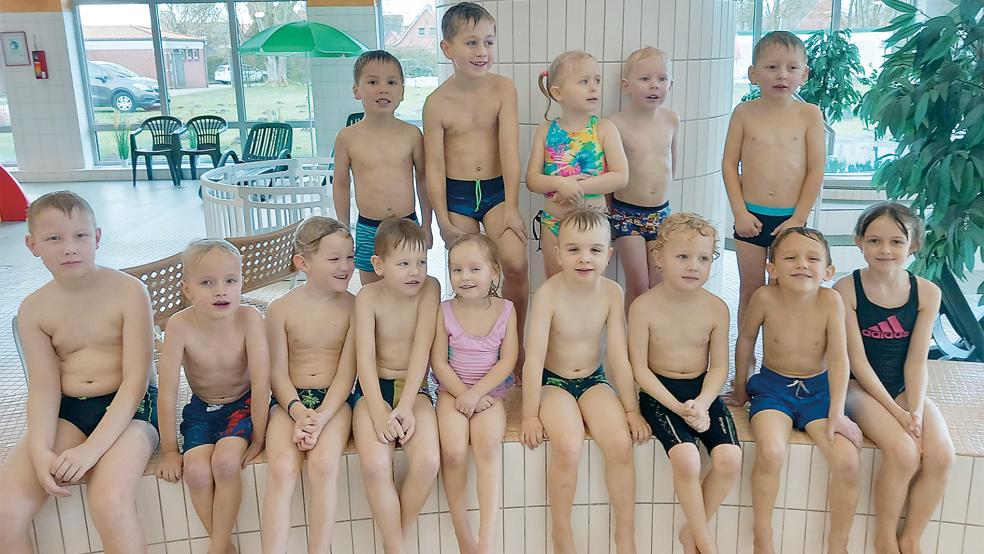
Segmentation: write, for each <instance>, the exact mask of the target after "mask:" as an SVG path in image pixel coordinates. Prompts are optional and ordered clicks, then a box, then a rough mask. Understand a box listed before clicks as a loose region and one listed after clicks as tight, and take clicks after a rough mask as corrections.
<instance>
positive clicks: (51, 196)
mask: <svg viewBox="0 0 984 554" xmlns="http://www.w3.org/2000/svg"><path fill="white" fill-rule="evenodd" d="M49 208H52V209H55V210H58V211H60V212H61V213H63V214H65V216H67V217H72V212H73V211H74V210H78V211H79V213H81V214H84V215H87V216H89V219H90V220H92V226H93V227H95V226H96V214H95V212H93V211H92V206H90V205H89V203H88V202H86V201H85V198H82V197H81V196H79V195H78V194H75V193H74V192H71V191H68V190H59V191H56V192H49V193H48V194H45V195H43V196H41V197H40V198H38V199H37V200H35V201H34V202H31V206H30V207H29V208H28V209H27V232H28V233H30V232H31V231H32V230H33V229H34V225H33V223H34V219H35V218H37V217H38V215H40V214H41V212H43V211H45V210H47V209H49Z"/></svg>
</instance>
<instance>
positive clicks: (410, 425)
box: [390, 404, 417, 445]
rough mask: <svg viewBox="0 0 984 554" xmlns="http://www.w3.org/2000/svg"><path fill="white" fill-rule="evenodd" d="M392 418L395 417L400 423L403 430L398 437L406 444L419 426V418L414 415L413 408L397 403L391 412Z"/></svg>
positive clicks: (401, 442)
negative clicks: (403, 406) (409, 408)
mask: <svg viewBox="0 0 984 554" xmlns="http://www.w3.org/2000/svg"><path fill="white" fill-rule="evenodd" d="M390 419H395V420H396V421H397V422H398V423H399V427H400V431H401V432H400V435H399V437H398V438H399V440H400V444H401V445H403V444H406V443H407V441H409V440H410V437H412V436H413V431H414V429H416V427H417V418H416V417H414V415H413V410H408V409H405V408H402V407H400V405H399V404H397V406H396V408H394V409H393V412H392V413H390Z"/></svg>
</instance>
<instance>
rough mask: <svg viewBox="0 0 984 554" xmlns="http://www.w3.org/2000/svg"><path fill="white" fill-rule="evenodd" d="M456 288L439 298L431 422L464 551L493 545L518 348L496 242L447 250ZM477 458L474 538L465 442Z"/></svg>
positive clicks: (463, 242) (470, 239)
mask: <svg viewBox="0 0 984 554" xmlns="http://www.w3.org/2000/svg"><path fill="white" fill-rule="evenodd" d="M448 260H449V261H448V266H449V270H450V272H451V286H452V287H453V288H454V293H455V296H454V298H452V299H450V300H446V301H444V302H442V303H441V309H440V310H439V311H438V314H437V333H436V336H435V337H434V348H433V350H431V366H432V367H433V369H434V374H435V375H436V376H437V379H438V382H439V384H440V386H439V387H438V398H437V423H438V428H439V430H440V436H441V468H442V469H441V474H442V476H443V479H444V488H445V492H446V494H447V498H448V508H449V510H450V512H451V522H452V523H453V524H454V530H455V536H456V538H457V540H458V546H459V548H460V550H461V551H462V552H478V553H480V554H486V553H491V552H492V549H493V548H494V546H495V534H494V533H495V529H496V517H497V514H498V512H499V505H498V502H499V491H500V489H501V486H502V472H501V467H500V465H501V464H500V460H499V452H500V448H501V444H502V436H503V434H504V433H505V430H506V410H505V406H504V405H503V400H504V398H505V396H506V391H507V390H508V388H509V387H510V386H511V384H512V383H511V377H510V374H511V373H512V368H513V366H514V365H515V364H516V357H517V356H518V354H519V335H518V333H517V330H516V312H515V310H514V309H513V304H512V302H510V301H509V300H504V299H502V298H500V297H499V294H498V289H499V283H500V278H499V262H498V258H497V255H496V248H495V243H494V242H492V240H491V239H489V238H488V237H487V236H485V235H480V234H472V233H470V234H464V235H461V236H459V237H458V238H457V240H455V241H454V242H453V243H452V244H451V248H450V249H449V251H448ZM469 442H471V445H472V452H473V454H474V458H475V469H476V472H477V479H476V480H475V481H476V483H477V487H478V506H479V515H480V524H479V531H478V540H477V541H476V540H475V535H474V534H473V533H472V530H471V528H470V526H469V523H468V512H467V509H468V500H467V498H468V495H467V493H466V490H465V489H466V486H467V479H468V443H469Z"/></svg>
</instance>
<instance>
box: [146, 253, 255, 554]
mask: <svg viewBox="0 0 984 554" xmlns="http://www.w3.org/2000/svg"><path fill="white" fill-rule="evenodd" d="M181 264H182V268H183V271H184V275H183V276H182V285H181V287H182V290H183V292H184V294H185V296H187V297H188V298H189V299H190V300H191V306H189V307H187V308H185V309H183V310H181V311H180V312H178V313H176V314H174V315H173V316H171V318H170V319H168V322H167V329H166V333H165V337H164V339H165V340H164V346H163V349H162V352H161V359H160V361H159V362H158V370H159V372H160V386H161V391H160V396H159V402H158V409H159V411H160V418H161V465H160V468H159V469H158V470H157V475H158V477H160V478H162V479H165V480H167V481H170V482H172V483H174V482H177V480H178V479H180V478H181V477H182V473H183V475H184V479H185V481H186V482H187V484H188V491H189V492H190V494H191V502H192V504H193V505H194V506H195V512H196V513H197V514H198V518H199V519H200V520H201V522H202V526H204V527H205V530H206V531H207V532H208V535H209V538H210V545H209V552H210V553H212V552H214V553H224V552H227V551H230V550H231V549H232V545H231V542H230V541H231V534H232V527H233V525H235V523H236V516H237V514H238V513H239V502H240V499H241V497H242V482H241V475H240V474H241V469H242V468H243V467H244V466H245V464H246V463H247V462H249V461H250V460H252V459H253V458H255V457H256V455H257V454H259V453H260V452H261V451H262V450H263V443H264V439H265V437H266V423H267V415H268V412H269V407H270V404H269V399H270V386H269V380H270V352H269V348H268V347H267V341H266V333H265V330H264V327H263V317H262V316H261V315H260V312H259V311H258V310H257V309H256V308H253V307H252V306H244V305H242V304H240V295H241V293H242V258H241V257H240V254H239V251H238V250H237V249H236V247H235V246H233V245H232V244H229V243H228V242H226V241H224V240H213V239H204V240H198V241H195V242H193V243H191V244H190V245H189V246H188V247H187V248H186V249H185V251H184V253H182V255H181ZM182 366H183V367H184V372H185V377H187V379H188V384H189V385H190V386H191V391H192V393H193V394H192V397H191V402H190V403H189V404H188V405H186V406H185V407H184V409H183V410H182V411H181V418H182V421H181V435H182V436H183V437H184V457H183V458H182V456H181V455H180V454H179V453H178V441H177V436H176V435H175V432H174V422H175V407H176V404H177V393H178V378H179V370H180V368H181V367H182ZM254 397H255V401H254ZM182 466H183V467H182Z"/></svg>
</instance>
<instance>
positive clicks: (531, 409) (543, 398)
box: [521, 207, 650, 554]
mask: <svg viewBox="0 0 984 554" xmlns="http://www.w3.org/2000/svg"><path fill="white" fill-rule="evenodd" d="M559 240H560V245H559V247H558V248H557V252H556V253H555V254H556V255H557V256H558V258H559V260H560V265H561V272H560V273H558V274H556V275H554V276H553V277H551V278H550V279H548V280H547V281H546V282H545V283H544V284H543V285H541V286H540V288H539V289H537V291H536V294H535V295H534V296H533V309H532V311H531V314H530V335H529V342H528V344H527V346H528V355H527V358H526V364H525V366H524V368H523V376H524V382H525V385H524V386H523V422H522V427H521V440H522V441H523V444H525V445H526V446H527V447H529V448H536V447H537V446H539V445H540V444H541V443H542V442H543V440H544V439H545V438H547V437H549V439H550V446H551V455H550V467H549V469H548V471H549V472H550V476H549V478H548V479H547V487H548V492H549V496H550V513H551V518H552V521H553V545H554V551H555V552H574V535H573V530H572V529H571V508H572V505H573V503H574V491H575V489H576V488H577V467H578V463H579V460H580V458H581V447H582V445H583V444H584V426H585V425H587V427H588V429H589V430H590V431H591V437H592V438H593V439H594V441H595V442H596V443H597V444H598V447H599V448H601V452H602V454H603V456H604V458H605V481H606V483H607V484H608V495H609V497H610V498H611V502H612V507H613V508H614V512H615V533H614V537H615V545H616V548H617V551H618V553H619V554H633V553H635V551H636V549H635V538H634V536H635V531H634V520H633V517H634V514H635V467H634V463H633V459H632V443H633V441H635V442H637V443H641V442H643V441H645V440H646V439H648V438H649V435H650V430H649V426H648V425H646V421H645V420H644V419H643V418H642V415H641V414H640V413H639V403H638V401H637V399H636V394H635V383H634V381H633V380H632V368H631V367H630V366H629V358H628V352H627V346H626V338H625V311H624V308H623V302H624V299H623V298H622V291H621V289H619V286H618V284H617V283H615V282H614V281H612V280H611V279H608V278H606V277H605V276H604V272H605V268H606V267H607V266H608V261H609V259H610V258H611V255H612V247H611V228H610V227H609V224H608V218H607V217H605V215H604V214H603V213H602V212H601V211H599V210H596V209H593V208H587V207H584V208H575V209H574V210H572V211H571V212H569V213H568V214H567V215H566V216H564V219H562V220H561V223H560V236H559ZM606 332H607V337H608V339H607V343H606V345H605V346H606V348H605V350H606V352H605V355H607V358H608V362H609V364H608V368H609V371H610V373H611V375H612V379H613V380H614V381H615V385H616V387H617V390H616V388H613V387H612V385H611V384H610V382H609V380H608V378H607V377H606V371H605V369H604V368H603V367H602V363H601V362H602V355H603V354H602V348H601V346H602V345H601V342H600V341H599V337H601V336H604V335H605V333H606Z"/></svg>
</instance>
